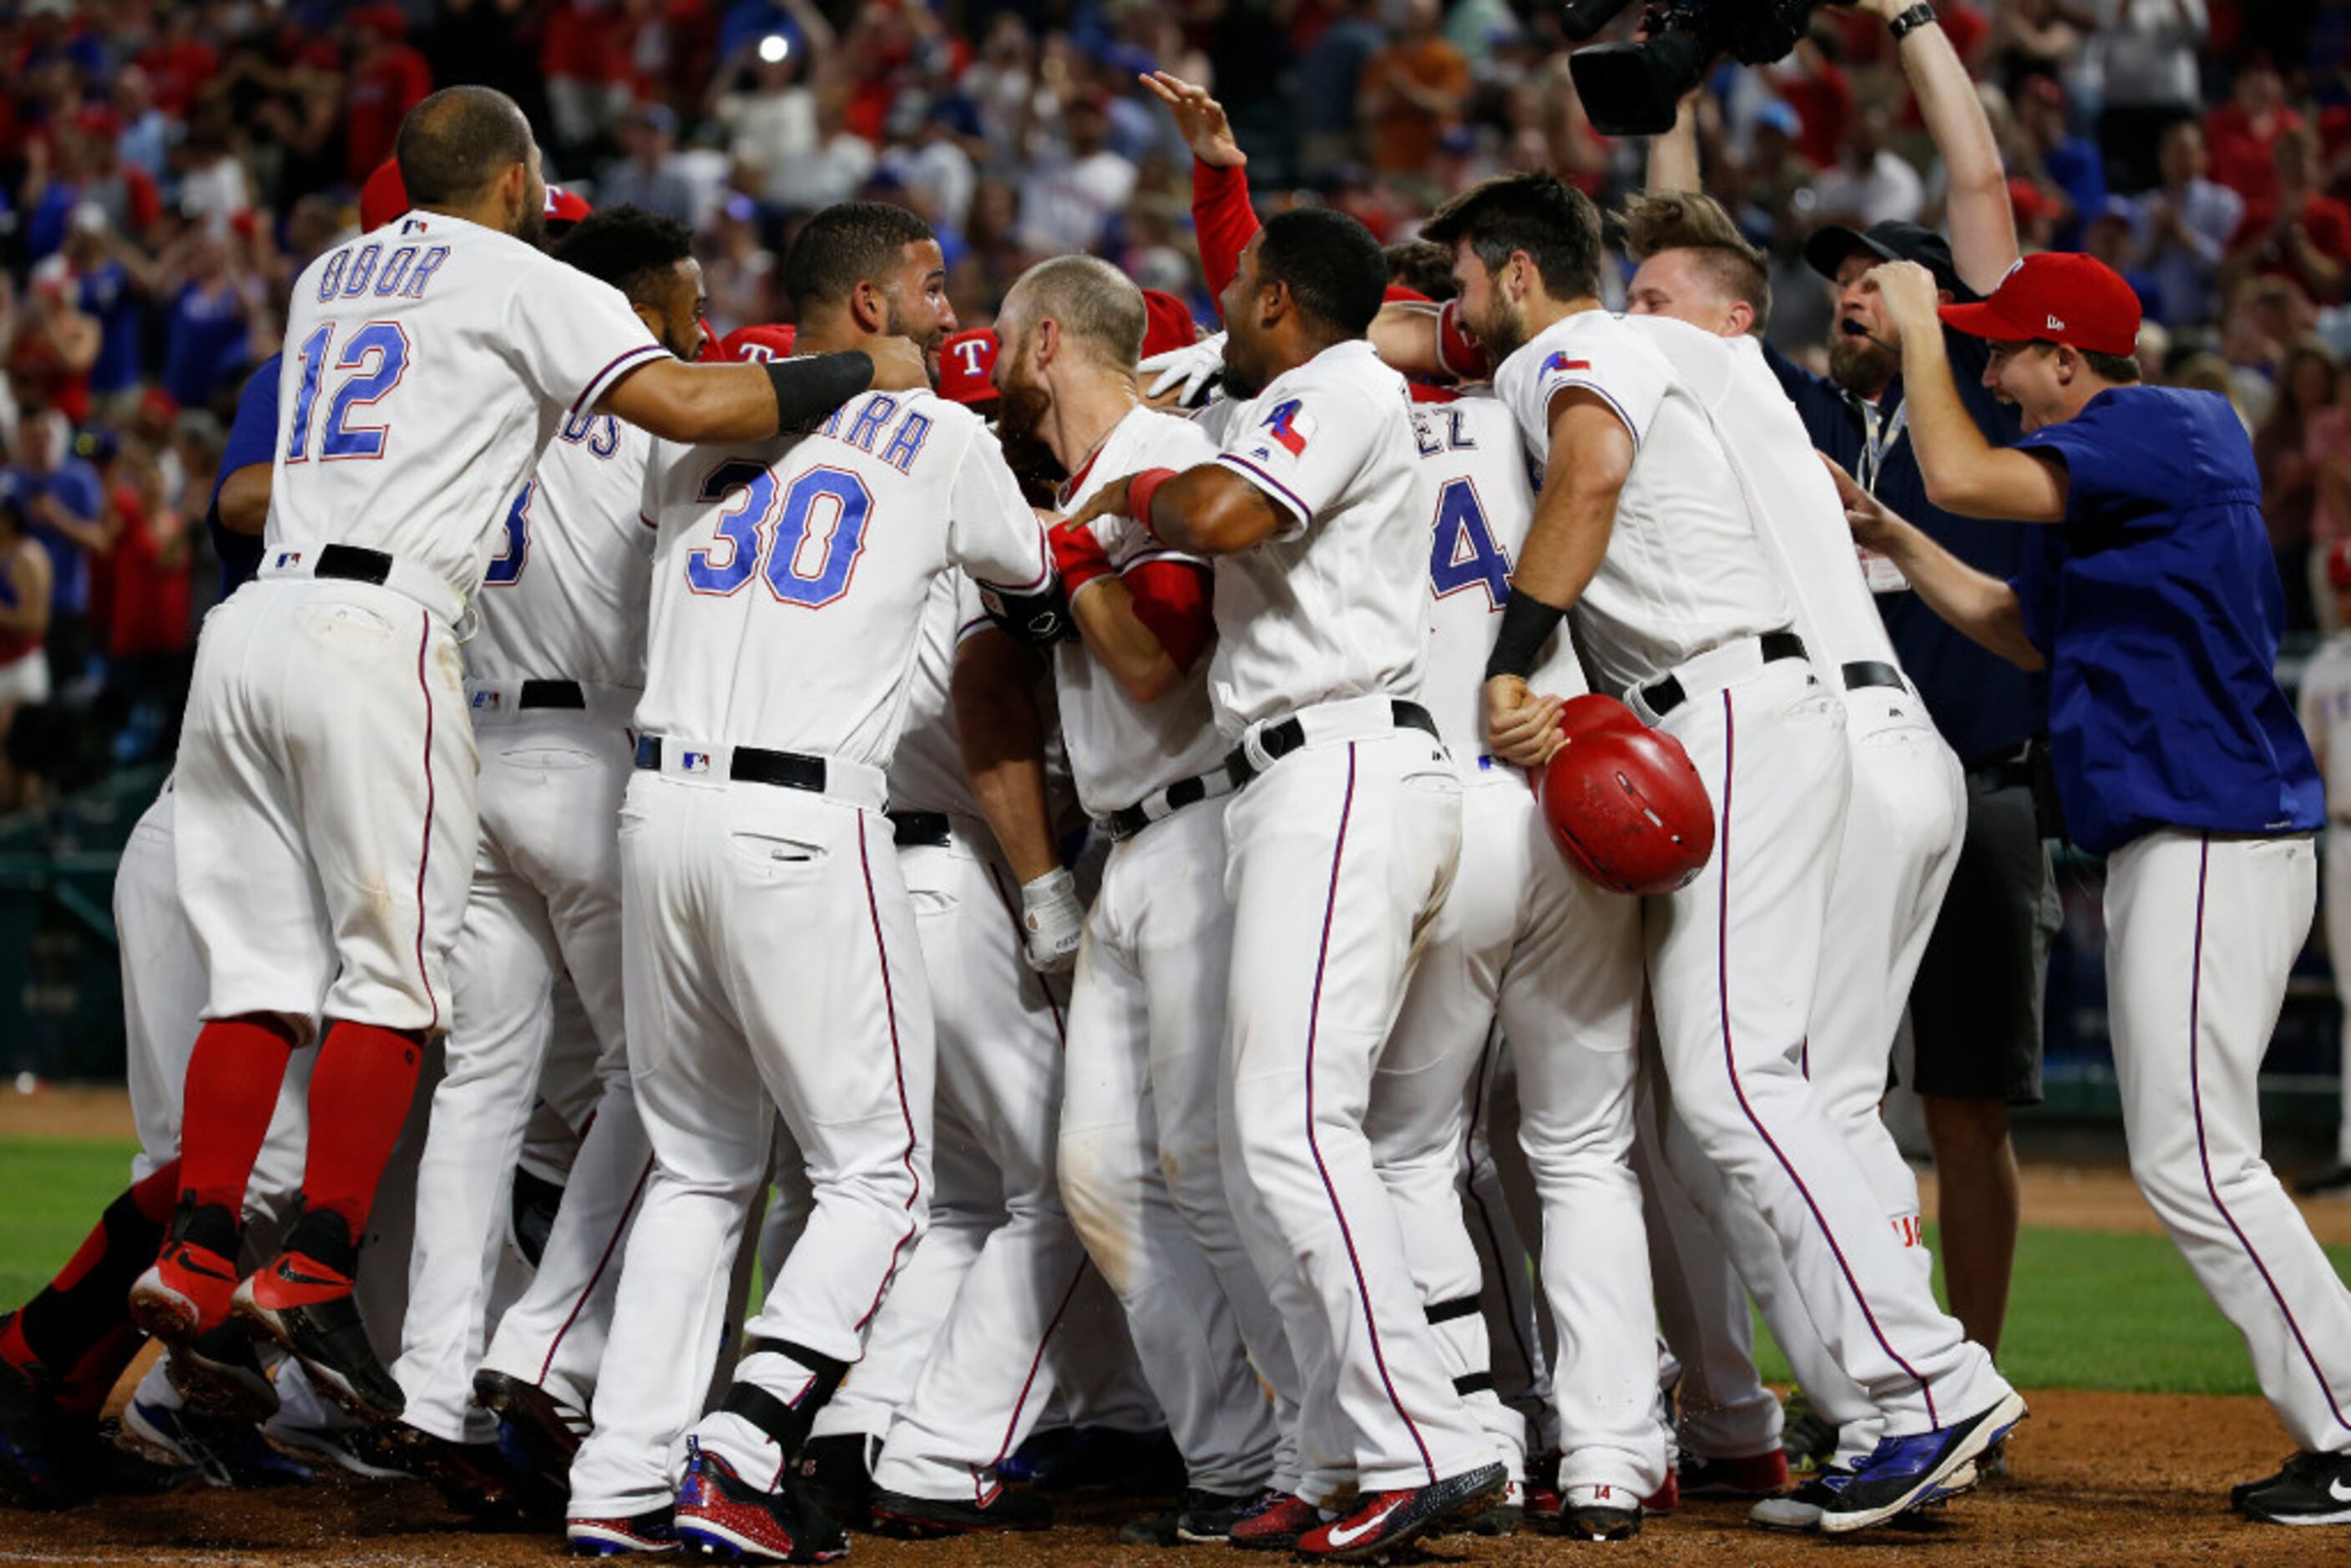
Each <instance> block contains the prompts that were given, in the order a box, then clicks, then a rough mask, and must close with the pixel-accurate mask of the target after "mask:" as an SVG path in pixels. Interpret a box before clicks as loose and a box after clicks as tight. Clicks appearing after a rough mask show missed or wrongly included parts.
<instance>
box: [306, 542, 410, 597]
mask: <svg viewBox="0 0 2351 1568" xmlns="http://www.w3.org/2000/svg"><path fill="white" fill-rule="evenodd" d="M310 575H311V576H312V577H340V578H342V579H344V580H346V581H350V582H372V583H374V584H375V585H376V586H377V587H379V588H381V587H382V586H383V583H384V581H385V580H387V579H388V578H390V577H391V576H392V557H390V556H388V555H386V554H384V553H383V551H381V550H380V549H365V548H363V547H361V546H360V545H321V546H320V547H319V559H317V560H315V561H313V562H312V563H311V564H310Z"/></svg>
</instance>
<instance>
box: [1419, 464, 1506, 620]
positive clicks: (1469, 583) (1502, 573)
mask: <svg viewBox="0 0 2351 1568" xmlns="http://www.w3.org/2000/svg"><path fill="white" fill-rule="evenodd" d="M1428 586H1429V588H1430V589H1431V590H1432V591H1435V593H1436V594H1437V598H1439V599H1443V598H1444V597H1446V596H1447V594H1452V593H1458V592H1460V591H1462V590H1463V589H1465V588H1478V587H1483V588H1484V589H1485V591H1486V598H1487V601H1488V602H1489V603H1490V604H1491V605H1492V606H1493V607H1494V608H1495V609H1497V610H1499V609H1500V608H1501V607H1502V606H1503V605H1504V604H1507V603H1508V602H1510V557H1508V556H1506V555H1504V554H1503V553H1502V547H1501V546H1499V545H1498V544H1496V543H1495V542H1494V529H1493V528H1492V526H1491V525H1490V524H1489V523H1488V522H1487V521H1486V508H1485V507H1482V506H1480V505H1479V502H1478V486H1475V485H1473V484H1471V483H1470V482H1469V481H1468V480H1467V479H1452V480H1448V481H1447V483H1446V486H1445V488H1443V489H1442V490H1439V491H1438V492H1437V537H1436V538H1435V539H1434V540H1433V541H1432V542H1431V544H1430V546H1429V551H1428Z"/></svg>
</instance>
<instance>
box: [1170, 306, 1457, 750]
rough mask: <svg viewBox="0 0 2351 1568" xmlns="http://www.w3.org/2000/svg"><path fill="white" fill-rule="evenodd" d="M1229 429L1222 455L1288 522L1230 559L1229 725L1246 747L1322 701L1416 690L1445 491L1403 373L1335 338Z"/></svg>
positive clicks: (1226, 621)
mask: <svg viewBox="0 0 2351 1568" xmlns="http://www.w3.org/2000/svg"><path fill="white" fill-rule="evenodd" d="M1232 419H1233V423H1232V425H1231V426H1230V434H1228V436H1227V438H1226V441H1225V446H1224V450H1223V451H1221V452H1219V453H1217V462H1218V463H1219V464H1221V465H1224V466H1225V467H1226V468H1227V469H1228V470H1229V471H1230V472H1232V473H1234V474H1237V475H1238V476H1240V477H1241V478H1243V479H1246V480H1248V481H1249V483H1250V484H1252V485H1254V486H1257V487H1258V488H1259V489H1260V490H1262V491H1263V492H1265V494H1266V496H1267V497H1268V498H1270V500H1271V501H1272V502H1273V504H1274V506H1275V507H1277V508H1279V509H1280V512H1281V513H1282V514H1283V521H1282V524H1281V526H1280V527H1279V528H1276V529H1275V530H1274V531H1273V532H1272V533H1271V534H1270V535H1269V536H1268V537H1267V538H1266V539H1265V540H1264V542H1263V543H1261V544H1259V546H1258V547H1257V548H1256V549H1251V550H1246V551H1243V552H1242V553H1240V554H1238V555H1228V556H1222V557H1219V558H1218V559H1217V581H1216V593H1217V653H1216V658H1215V659H1214V660H1213V661H1212V662H1211V664H1210V665H1209V670H1208V689H1209V695H1211V696H1212V697H1213V699H1214V700H1215V704H1216V713H1217V728H1218V729H1220V730H1221V731H1223V732H1224V734H1225V735H1226V736H1228V737H1231V738H1234V739H1238V738H1239V737H1240V736H1241V734H1242V732H1244V731H1245V730H1247V729H1248V728H1249V727H1250V726H1251V725H1253V724H1257V723H1259V722H1261V721H1263V720H1266V719H1278V718H1280V717H1281V716H1284V715H1285V714H1291V713H1296V712H1297V711H1298V710H1300V709H1301V708H1306V707H1311V706H1315V705H1316V704H1318V703H1328V702H1338V701H1341V700H1343V699H1344V698H1347V697H1359V696H1370V695H1376V694H1380V693H1387V694H1390V695H1395V696H1399V697H1416V696H1418V695H1420V685H1421V671H1422V666H1423V665H1424V664H1426V661H1427V653H1428V601H1426V598H1424V597H1423V596H1422V593H1421V589H1420V583H1421V577H1422V566H1423V563H1424V561H1425V560H1426V555H1425V553H1424V552H1425V551H1426V549H1427V548H1428V535H1427V533H1426V528H1427V526H1428V524H1427V520H1426V519H1427V518H1428V517H1429V515H1430V513H1429V508H1430V507H1431V505H1432V497H1433V494H1434V486H1432V485H1431V483H1430V479H1429V476H1428V475H1427V474H1426V472H1424V470H1423V465H1422V463H1421V461H1420V455H1419V452H1418V450H1417V447H1416V441H1415V437H1414V434H1413V428H1412V399H1411V396H1410V394H1409V393H1408V392H1406V391H1405V384H1404V378H1403V377H1402V376H1400V375H1398V374H1396V373H1395V371H1392V370H1390V369H1389V368H1388V367H1387V366H1386V365H1384V364H1383V363H1382V362H1381V361H1380V358H1379V356H1378V355H1377V354H1375V353H1374V352H1373V351H1372V346H1371V344H1369V343H1367V342H1364V341H1363V340H1360V339H1358V340H1352V341H1349V342H1344V343H1339V344H1334V345H1333V346H1332V347H1331V348H1328V349H1325V350H1322V352H1321V353H1319V354H1317V355H1315V356H1314V357H1313V358H1312V359H1311V360H1309V361H1306V363H1304V364H1302V365H1300V366H1298V367H1296V368H1295V369H1293V370H1290V371H1285V372H1283V373H1282V374H1280V375H1279V376H1276V377H1275V378H1274V379H1273V383H1272V384H1271V385H1270V386H1269V387H1267V388H1266V389H1265V391H1264V392H1262V393H1260V394H1259V396H1258V398H1257V399H1256V400H1255V401H1254V402H1252V403H1251V404H1250V405H1249V408H1248V409H1247V410H1245V411H1243V410H1236V411H1235V412H1234V414H1233V415H1232Z"/></svg>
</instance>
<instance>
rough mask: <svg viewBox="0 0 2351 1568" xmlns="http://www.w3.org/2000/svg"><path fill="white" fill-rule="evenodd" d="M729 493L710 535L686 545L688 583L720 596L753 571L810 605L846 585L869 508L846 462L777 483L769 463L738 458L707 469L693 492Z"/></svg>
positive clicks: (707, 495)
mask: <svg viewBox="0 0 2351 1568" xmlns="http://www.w3.org/2000/svg"><path fill="white" fill-rule="evenodd" d="M730 492H731V493H733V496H734V500H733V503H732V504H731V505H729V506H728V507H726V510H725V511H723V512H721V513H720V514H719V516H718V532H717V535H716V538H713V539H712V540H711V541H710V543H708V544H707V545H698V546H696V547H695V548H694V549H690V550H688V551H687V552H686V555H685V582H686V586H687V587H688V588H691V589H692V590H693V591H695V592H696V593H704V594H712V595H715V596H716V597H719V598H722V599H723V598H725V597H726V596H727V595H729V594H731V593H733V592H735V591H737V589H739V588H741V587H742V586H743V585H744V584H745V583H747V582H748V581H750V580H751V577H752V574H753V573H755V572H758V573H760V574H761V575H763V576H764V577H766V579H767V581H768V592H770V593H772V594H774V595H775V596H776V598H777V599H778V601H780V602H782V603H785V604H798V605H801V606H804V607H806V608H808V609H810V610H818V609H821V608H823V607H824V606H825V605H828V604H830V603H831V602H832V601H834V600H836V599H839V598H840V597H841V595H842V594H844V593H846V592H848V591H849V579H850V574H851V573H852V572H854V571H855V570H857V558H858V557H859V556H861V555H862V554H864V553H865V523H866V519H867V518H868V517H871V516H872V511H873V497H872V495H871V494H870V493H869V492H868V491H867V490H866V488H865V481H864V480H862V479H861V478H859V477H858V476H856V475H854V474H852V473H850V472H848V471H847V470H846V469H841V468H811V469H810V470H809V471H808V472H807V473H805V474H802V475H800V476H799V477H798V478H796V479H794V480H793V481H792V482H791V483H790V484H789V485H784V486H778V483H777V480H776V476H775V473H774V471H773V470H772V469H768V468H766V467H763V466H762V465H759V464H757V463H753V462H750V461H748V460H747V459H744V458H739V457H738V458H734V459H731V460H730V461H728V462H725V463H721V464H720V465H718V466H717V467H716V468H714V469H712V470H711V471H710V475H709V476H708V477H707V478H705V479H704V480H703V481H702V488H701V489H700V490H699V491H698V492H696V494H695V500H697V501H700V502H702V503H704V504H705V505H711V504H714V503H716V502H719V501H724V500H726V499H727V497H728V495H729V493H730ZM828 514H829V517H828ZM828 520H829V521H830V522H831V528H825V526H824V525H825V523H826V522H827V521H828Z"/></svg>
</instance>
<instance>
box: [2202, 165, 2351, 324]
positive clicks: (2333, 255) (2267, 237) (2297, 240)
mask: <svg viewBox="0 0 2351 1568" xmlns="http://www.w3.org/2000/svg"><path fill="white" fill-rule="evenodd" d="M2271 151H2272V170H2273V181H2272V185H2273V194H2272V195H2271V196H2269V197H2267V198H2264V199H2258V200H2256V199H2248V200H2247V201H2246V203H2245V216H2244V221H2243V222H2241V223H2240V224H2239V225H2237V237H2236V238H2235V239H2234V240H2233V241H2231V244H2230V246H2229V260H2228V262H2227V264H2226V267H2225V268H2224V271H2225V273H2226V276H2227V277H2228V278H2229V279H2230V281H2231V282H2233V281H2234V280H2235V279H2236V278H2239V277H2244V276H2246V275H2247V274H2248V273H2259V274H2262V275H2266V276H2274V277H2290V278H2293V279H2294V281H2295V282H2297V283H2299V284H2301V285H2302V287H2303V292H2304V293H2305V294H2308V295H2309V296H2310V297H2311V298H2313V299H2314V300H2317V301H2318V302H2320V303H2321V304H2333V303H2335V301H2337V300H2340V299H2341V298H2343V297H2344V284H2345V280H2346V269H2351V207H2346V206H2345V205H2344V204H2342V203H2341V202H2338V201H2336V200H2335V198H2334V197H2332V196H2329V195H2327V194H2325V193H2324V192H2322V191H2321V190H2319V188H2318V172H2319V170H2318V137H2317V135H2316V133H2314V131H2311V130H2310V129H2309V128H2308V127H2307V126H2304V125H2303V124H2301V123H2299V122H2296V123H2295V124H2294V125H2292V126H2289V127H2287V128H2285V129H2284V130H2283V131H2279V132H2278V134H2277V137H2276V139H2275V140H2274V141H2273V142H2272V144H2271Z"/></svg>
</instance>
